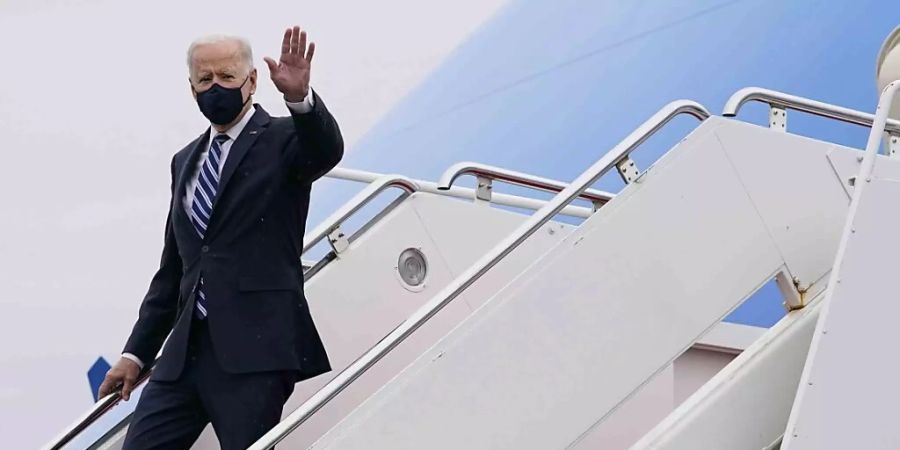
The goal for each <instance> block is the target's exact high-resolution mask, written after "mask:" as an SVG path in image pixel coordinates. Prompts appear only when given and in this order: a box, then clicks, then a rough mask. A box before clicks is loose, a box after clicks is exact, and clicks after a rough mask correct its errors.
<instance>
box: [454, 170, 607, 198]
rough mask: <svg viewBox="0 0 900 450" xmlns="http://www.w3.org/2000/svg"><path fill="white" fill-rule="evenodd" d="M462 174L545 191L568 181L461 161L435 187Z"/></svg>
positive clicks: (593, 194) (590, 193) (590, 194)
mask: <svg viewBox="0 0 900 450" xmlns="http://www.w3.org/2000/svg"><path fill="white" fill-rule="evenodd" d="M463 175H475V176H484V177H488V178H490V179H492V180H500V181H504V182H506V183H510V184H515V185H517V186H524V187H528V188H532V189H538V190H541V191H547V192H560V191H562V190H563V189H565V188H566V186H568V183H564V182H562V181H556V180H551V179H548V178H543V177H539V176H535V175H529V174H526V173H522V172H516V171H514V170H508V169H504V168H502V167H495V166H490V165H487V164H481V163H477V162H461V163H457V164H454V165H452V166H450V167H449V168H448V169H447V170H446V171H444V173H443V175H441V178H440V179H439V180H438V182H437V188H438V189H440V190H442V191H446V190H447V189H450V187H451V186H453V182H455V181H456V180H457V178H459V177H461V176H463ZM580 197H581V198H584V199H586V200H590V201H592V202H598V203H606V202H608V201H610V200H611V199H612V198H613V197H615V195H614V194H611V193H609V192H603V191H598V190H595V189H588V190H586V191H584V192H583V193H581V195H580Z"/></svg>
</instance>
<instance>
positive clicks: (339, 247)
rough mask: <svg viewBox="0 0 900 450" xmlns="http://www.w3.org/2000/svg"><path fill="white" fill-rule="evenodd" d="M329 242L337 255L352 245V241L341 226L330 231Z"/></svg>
mask: <svg viewBox="0 0 900 450" xmlns="http://www.w3.org/2000/svg"><path fill="white" fill-rule="evenodd" d="M328 244H330V245H331V249H332V250H334V253H335V254H336V255H338V254H341V253H342V252H344V251H345V250H347V248H349V247H350V241H349V240H348V239H347V236H346V235H344V232H343V231H342V230H341V227H337V228H335V229H333V230H331V232H330V233H328Z"/></svg>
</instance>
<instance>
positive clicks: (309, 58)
mask: <svg viewBox="0 0 900 450" xmlns="http://www.w3.org/2000/svg"><path fill="white" fill-rule="evenodd" d="M315 53H316V43H315V42H310V43H309V51H307V52H306V62H307V63H310V64H312V57H313V54H315Z"/></svg>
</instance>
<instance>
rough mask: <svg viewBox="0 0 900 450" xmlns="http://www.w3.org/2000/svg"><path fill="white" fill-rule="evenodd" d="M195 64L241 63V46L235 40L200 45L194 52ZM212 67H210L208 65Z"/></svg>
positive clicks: (200, 65)
mask: <svg viewBox="0 0 900 450" xmlns="http://www.w3.org/2000/svg"><path fill="white" fill-rule="evenodd" d="M192 59H193V62H194V66H195V67H197V68H198V69H201V68H203V67H202V66H224V65H239V64H241V59H242V55H241V48H240V46H239V45H238V44H237V43H235V42H215V43H210V44H201V45H198V46H197V47H196V48H195V49H194V52H193V55H192ZM206 68H210V67H206Z"/></svg>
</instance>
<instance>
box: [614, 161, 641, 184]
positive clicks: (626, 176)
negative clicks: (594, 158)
mask: <svg viewBox="0 0 900 450" xmlns="http://www.w3.org/2000/svg"><path fill="white" fill-rule="evenodd" d="M616 169H618V170H619V176H621V177H622V181H624V182H625V184H631V183H633V182H634V180H636V179H637V177H638V176H640V174H641V171H640V170H638V168H637V165H636V164H635V163H634V160H632V159H631V158H630V157H625V159H623V160H621V161H619V162H617V163H616Z"/></svg>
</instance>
